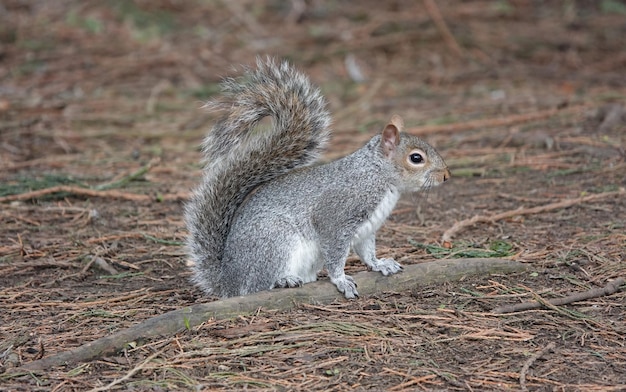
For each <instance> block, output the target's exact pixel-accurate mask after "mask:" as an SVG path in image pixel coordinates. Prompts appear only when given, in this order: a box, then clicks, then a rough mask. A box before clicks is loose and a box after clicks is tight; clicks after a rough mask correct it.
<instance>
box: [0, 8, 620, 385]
mask: <svg viewBox="0 0 626 392" xmlns="http://www.w3.org/2000/svg"><path fill="white" fill-rule="evenodd" d="M535 3H537V4H535ZM625 21H626V4H625V3H624V2H623V1H616V0H603V1H557V2H532V1H525V0H508V1H506V0H504V1H472V2H466V1H452V0H450V1H440V2H439V1H438V2H436V3H435V2H431V1H408V0H407V1H403V0H397V1H391V2H382V1H373V0H367V1H359V2H347V1H346V2H341V1H301V0H294V1H290V2H287V1H285V2H280V1H269V0H265V1H251V0H249V1H241V2H237V1H232V2H231V1H185V2H181V1H174V0H158V1H143V0H137V1H113V0H111V1H104V2H103V1H70V0H63V1H54V2H52V1H46V2H39V1H21V0H7V1H3V2H2V4H0V390H6V391H83V390H110V389H113V390H115V389H125V390H171V389H189V390H203V389H207V390H241V389H259V390H326V391H343V390H390V391H401V390H459V391H460V390H469V391H499V390H546V391H548V390H549V391H577V390H579V391H619V390H626V290H624V287H623V286H622V290H621V291H617V292H616V293H613V294H611V295H606V296H599V297H595V298H590V299H586V300H582V301H577V302H573V303H570V304H566V305H562V306H549V305H546V306H543V307H541V308H540V309H535V310H526V311H519V312H514V313H509V314H497V313H494V312H493V309H494V308H496V307H498V306H502V305H507V304H515V303H519V302H526V301H533V300H538V301H548V300H552V299H558V298H562V297H565V296H567V295H569V294H571V293H579V292H586V291H588V290H591V289H594V288H601V287H604V286H605V285H607V284H608V283H610V282H612V281H614V280H615V279H619V278H625V277H626V263H625V261H624V260H625V258H626V193H625V188H626V73H625V72H624V70H625V69H626V50H625V49H624V48H626V22H625ZM258 55H272V56H276V57H279V58H285V59H288V60H290V61H291V62H293V63H294V64H295V65H296V67H298V68H299V69H301V70H303V71H304V72H306V73H307V74H308V75H310V77H311V79H312V80H313V81H314V82H315V83H316V84H317V85H319V86H320V87H321V89H322V90H323V92H324V94H325V96H326V97H327V98H328V101H329V107H330V110H331V112H332V113H333V118H334V123H333V132H334V136H333V139H332V141H331V143H330V147H329V151H328V154H327V155H326V156H325V158H324V159H325V160H329V159H335V158H337V157H339V156H343V155H346V154H348V153H349V152H351V151H354V150H356V149H358V148H359V147H360V146H361V145H363V144H364V143H365V142H366V141H367V140H368V139H369V138H370V137H372V136H373V135H375V134H376V132H379V131H380V130H381V129H382V127H383V126H384V124H386V122H387V121H388V120H389V119H390V118H391V116H392V115H393V114H395V113H397V114H400V115H401V116H402V117H403V118H404V120H405V123H406V125H407V129H408V131H409V132H412V133H415V134H418V135H421V136H422V137H423V138H425V139H426V140H428V141H429V142H430V143H431V144H433V145H434V146H435V147H436V148H437V149H438V150H439V152H440V153H441V155H442V156H443V157H444V158H445V159H446V161H447V163H448V164H449V166H450V168H451V171H452V175H453V177H452V179H451V181H449V182H447V183H446V184H444V185H443V186H441V187H439V188H436V189H432V190H430V191H429V192H428V193H427V194H417V195H413V196H408V197H406V198H404V199H402V200H401V202H400V203H399V205H398V206H397V207H396V210H395V211H394V213H393V214H392V216H391V217H390V219H389V221H388V222H387V223H386V224H385V226H383V228H382V229H381V230H380V231H379V233H378V237H377V238H378V254H379V257H381V256H385V257H394V258H395V259H396V260H398V261H399V262H400V263H402V264H415V263H422V262H426V261H433V260H439V259H446V258H459V257H463V258H471V257H498V258H503V257H504V258H509V259H511V260H515V261H519V262H522V263H524V264H526V265H527V267H528V270H527V271H524V272H520V273H515V274H506V275H503V274H500V275H490V276H468V277H467V278H465V279H462V280H460V281H450V282H447V283H445V284H440V285H425V286H423V287H415V288H414V289H413V290H409V291H402V292H380V293H377V294H375V295H371V296H363V297H361V298H359V299H358V300H353V301H337V302H335V303H332V304H326V305H322V304H300V305H298V306H296V307H295V308H294V309H291V310H275V309H270V308H263V307H261V308H259V309H258V311H257V312H255V313H254V314H242V315H240V316H239V317H236V318H231V319H225V320H207V321H206V322H205V323H203V324H202V325H199V326H195V327H193V328H189V329H187V330H184V331H180V333H177V334H175V335H172V336H161V337H159V338H154V339H147V340H145V341H136V342H132V344H129V345H128V346H127V347H126V348H125V349H123V350H121V351H118V352H115V353H111V354H110V355H107V356H105V357H100V358H97V359H94V360H93V361H90V362H82V363H68V364H67V365H65V366H58V367H54V368H51V369H47V370H46V371H44V372H26V373H24V372H20V371H18V370H19V369H20V366H22V365H26V364H28V363H31V362H32V361H35V360H37V359H40V358H45V357H48V356H50V355H54V354H56V353H59V352H63V351H66V350H70V349H74V348H77V347H79V346H81V345H84V344H86V343H88V342H90V341H93V340H95V339H97V338H100V337H103V336H107V335H109V334H111V333H113V332H116V331H120V330H122V329H124V328H128V327H130V326H132V325H136V324H138V323H139V322H141V321H143V320H146V319H149V318H151V317H154V316H157V315H160V314H164V313H166V312H168V311H171V310H174V309H180V308H184V307H186V306H190V305H193V304H196V303H202V302H208V301H212V300H215V298H206V297H205V296H203V295H202V293H201V292H200V291H199V290H198V289H197V288H195V287H193V286H191V285H190V283H189V281H188V279H189V271H188V269H187V268H186V255H185V249H184V246H183V243H184V239H185V235H186V229H185V227H184V223H183V220H182V209H183V205H184V202H185V200H186V198H187V197H188V195H189V191H190V189H192V188H193V187H194V186H195V185H196V184H198V182H199V179H200V173H201V163H200V161H201V154H200V150H199V146H200V143H201V141H202V138H203V135H204V134H205V133H206V132H207V130H208V129H209V128H210V125H211V123H212V122H213V121H214V120H215V115H214V114H213V113H211V112H209V111H207V110H206V109H203V108H202V104H203V102H205V101H206V100H208V99H209V98H210V97H211V96H213V95H214V94H216V93H217V92H218V91H219V86H218V83H219V80H220V79H221V78H222V77H224V76H232V75H236V74H238V72H239V71H240V69H241V67H240V65H242V64H243V65H252V64H253V63H254V61H255V57H256V56H258ZM475 216H482V217H483V218H481V219H478V220H477V221H469V222H467V221H466V220H468V219H471V218H472V217H475ZM463 222H465V223H463ZM455 225H457V226H456V227H459V230H458V231H456V232H455V233H454V235H453V236H452V238H451V240H448V239H447V238H442V236H443V235H444V233H446V232H447V231H448V230H450V229H451V228H452V227H455ZM458 225H461V226H458ZM364 270H366V267H365V266H364V265H363V264H362V263H360V262H359V261H358V259H356V258H355V257H354V256H350V258H349V259H348V265H347V272H348V273H356V272H357V271H364ZM320 279H327V278H325V277H324V276H322V277H321V278H320Z"/></svg>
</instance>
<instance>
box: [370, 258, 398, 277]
mask: <svg viewBox="0 0 626 392" xmlns="http://www.w3.org/2000/svg"><path fill="white" fill-rule="evenodd" d="M372 271H378V272H380V273H381V274H383V275H385V276H387V275H392V274H395V273H396V272H400V271H402V265H400V263H398V262H397V261H395V260H394V259H379V260H377V262H376V264H375V265H374V266H373V267H372Z"/></svg>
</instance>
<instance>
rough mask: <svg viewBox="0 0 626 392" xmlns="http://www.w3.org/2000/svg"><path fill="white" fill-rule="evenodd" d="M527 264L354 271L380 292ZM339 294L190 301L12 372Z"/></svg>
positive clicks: (279, 293)
mask: <svg viewBox="0 0 626 392" xmlns="http://www.w3.org/2000/svg"><path fill="white" fill-rule="evenodd" d="M525 269H526V265H524V264H522V263H519V262H515V261H511V260H506V259H495V258H476V259H449V260H438V261H433V262H427V263H421V264H414V265H407V266H405V267H404V270H403V272H402V273H398V274H395V275H391V276H383V275H381V274H380V273H378V272H359V273H357V274H355V275H354V279H355V281H356V282H358V285H359V292H360V293H361V295H363V296H366V295H373V294H376V293H381V292H384V291H403V290H411V289H414V288H416V287H419V286H425V285H430V284H437V283H443V282H448V281H454V280H459V279H461V278H463V277H466V276H469V275H489V274H505V273H512V272H521V271H523V270H525ZM344 300H345V299H344V297H343V295H342V294H341V293H339V292H338V291H337V289H336V288H335V286H333V285H332V283H330V281H328V280H322V281H318V282H314V283H309V284H305V285H304V286H302V287H298V288H294V289H278V290H270V291H263V292H259V293H255V294H251V295H248V296H244V297H233V298H227V299H223V300H218V301H213V302H208V303H201V304H195V305H191V306H187V307H185V308H182V309H177V310H174V311H171V312H168V313H165V314H162V315H160V316H156V317H153V318H150V319H147V320H145V321H143V322H141V323H139V324H137V325H135V326H133V327H130V328H127V329H124V330H122V331H119V332H115V333H113V334H111V335H109V336H105V337H102V338H100V339H97V340H95V341H93V342H89V343H86V344H84V345H82V346H79V347H76V348H74V349H71V350H69V351H64V352H61V353H58V354H55V355H52V356H50V357H45V358H42V359H39V360H36V361H33V362H30V363H26V364H24V365H23V366H22V367H21V368H20V369H15V371H16V372H19V371H26V372H37V371H45V370H47V369H50V368H52V367H55V366H63V365H66V364H72V363H77V362H86V361H90V360H93V359H95V358H98V357H101V356H103V355H107V354H111V353H115V352H118V351H120V350H122V349H123V348H124V347H126V345H127V344H128V343H131V342H137V341H141V340H146V339H150V338H155V337H158V336H167V335H174V334H176V333H179V332H182V331H184V330H186V329H191V328H193V327H195V326H198V325H200V324H202V323H204V322H206V321H208V320H211V319H227V318H233V317H237V316H239V315H242V314H251V313H254V312H256V311H257V310H258V309H259V308H261V307H262V308H266V309H277V310H287V309H292V308H295V307H296V306H298V304H311V303H314V304H329V303H332V302H337V301H344Z"/></svg>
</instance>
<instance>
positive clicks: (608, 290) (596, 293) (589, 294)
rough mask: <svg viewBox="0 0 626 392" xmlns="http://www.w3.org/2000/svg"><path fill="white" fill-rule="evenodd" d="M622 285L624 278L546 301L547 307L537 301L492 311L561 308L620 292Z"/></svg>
mask: <svg viewBox="0 0 626 392" xmlns="http://www.w3.org/2000/svg"><path fill="white" fill-rule="evenodd" d="M623 284H624V278H621V277H620V278H617V279H615V280H613V281H611V282H609V283H607V285H606V286H604V287H602V288H596V289H591V290H588V291H584V292H582V293H575V294H571V295H568V296H566V297H563V298H556V299H552V300H549V301H546V302H547V304H548V305H546V304H543V303H541V302H539V301H537V302H523V303H519V304H514V305H504V306H499V307H497V308H495V309H494V310H493V312H494V313H499V314H503V313H513V312H521V311H524V310H531V309H541V307H543V306H547V307H550V306H561V305H566V304H571V303H572V302H579V301H584V300H587V299H591V298H597V297H603V296H605V295H611V294H613V293H616V292H617V291H619V290H620V286H622V285H623Z"/></svg>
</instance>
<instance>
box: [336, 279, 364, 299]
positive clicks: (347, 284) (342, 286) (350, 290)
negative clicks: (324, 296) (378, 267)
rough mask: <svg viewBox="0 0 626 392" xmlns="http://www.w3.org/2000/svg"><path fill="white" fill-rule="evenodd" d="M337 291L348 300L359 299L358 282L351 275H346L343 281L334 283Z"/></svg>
mask: <svg viewBox="0 0 626 392" xmlns="http://www.w3.org/2000/svg"><path fill="white" fill-rule="evenodd" d="M333 283H334V284H335V286H337V290H339V291H340V292H341V293H343V295H344V296H345V297H346V298H347V299H354V298H358V297H359V293H358V291H356V282H355V281H354V279H353V278H352V276H350V275H345V277H344V278H343V279H337V280H335V281H333Z"/></svg>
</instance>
